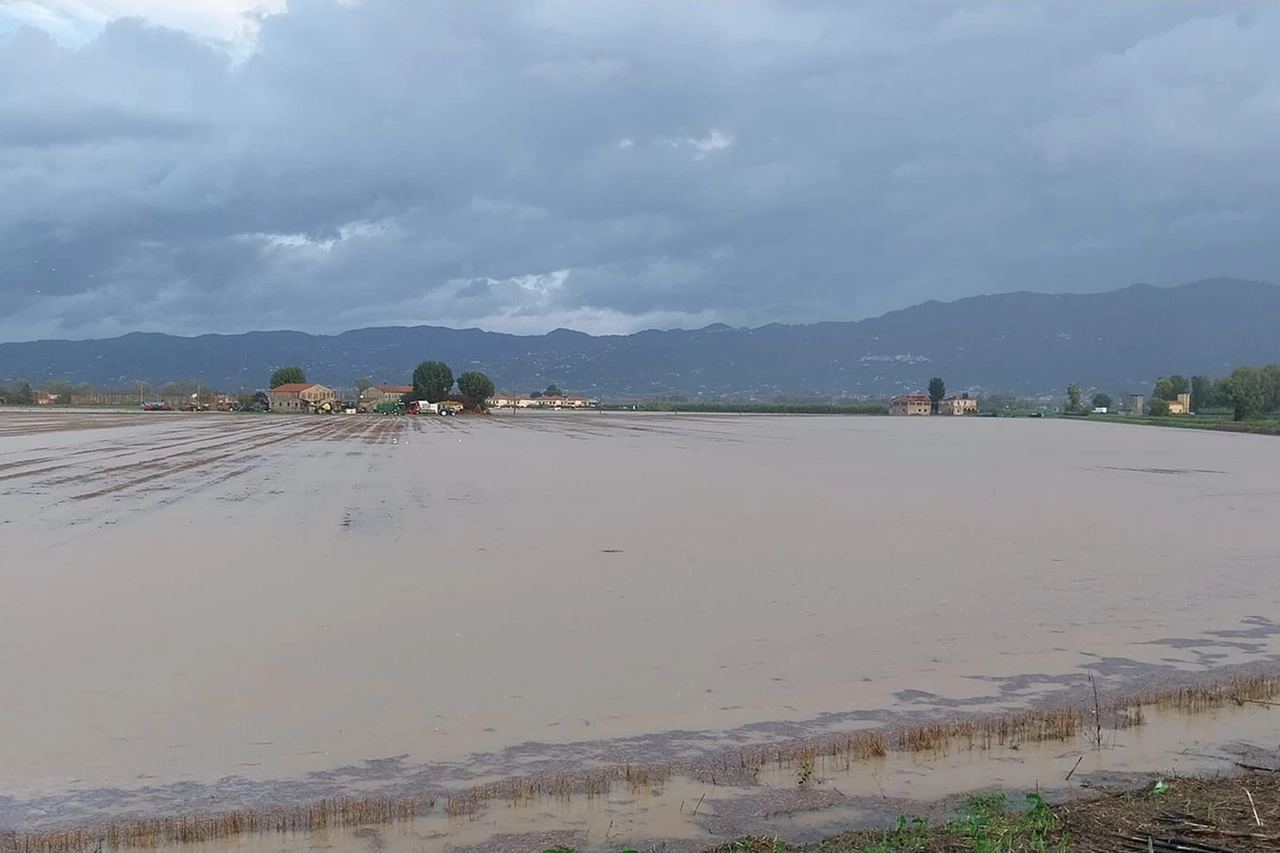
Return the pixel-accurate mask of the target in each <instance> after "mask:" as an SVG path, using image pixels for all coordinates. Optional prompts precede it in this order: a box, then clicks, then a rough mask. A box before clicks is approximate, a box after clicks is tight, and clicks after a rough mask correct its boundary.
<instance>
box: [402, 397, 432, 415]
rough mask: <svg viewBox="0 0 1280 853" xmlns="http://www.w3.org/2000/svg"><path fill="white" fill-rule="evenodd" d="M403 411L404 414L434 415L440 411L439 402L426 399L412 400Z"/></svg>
mask: <svg viewBox="0 0 1280 853" xmlns="http://www.w3.org/2000/svg"><path fill="white" fill-rule="evenodd" d="M404 411H405V414H406V415H435V414H439V412H440V404H439V403H428V402H427V401H426V400H414V401H413V402H412V403H410V404H409V406H408V408H406V409H405V410H404Z"/></svg>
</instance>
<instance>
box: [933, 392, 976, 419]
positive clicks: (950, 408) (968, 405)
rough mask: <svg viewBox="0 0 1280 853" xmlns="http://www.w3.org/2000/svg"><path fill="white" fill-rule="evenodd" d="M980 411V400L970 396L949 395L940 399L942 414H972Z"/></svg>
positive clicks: (939, 408)
mask: <svg viewBox="0 0 1280 853" xmlns="http://www.w3.org/2000/svg"><path fill="white" fill-rule="evenodd" d="M976 411H978V401H977V400H973V399H970V398H969V397H965V396H960V397H947V398H946V399H945V400H939V401H938V414H940V415H972V414H973V413H974V412H976Z"/></svg>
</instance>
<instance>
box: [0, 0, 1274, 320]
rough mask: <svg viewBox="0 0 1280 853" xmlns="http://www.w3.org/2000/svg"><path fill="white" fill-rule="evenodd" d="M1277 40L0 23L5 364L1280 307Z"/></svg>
mask: <svg viewBox="0 0 1280 853" xmlns="http://www.w3.org/2000/svg"><path fill="white" fill-rule="evenodd" d="M250 10H254V11H250ZM1277 45H1280V4H1277V3H1256V2H1248V3H1246V2H1240V3H1227V2H1223V3H1216V4H1215V3H1171V2H1168V0H1159V1H1158V2H1137V0H1128V1H1127V2H1114V0H1106V2H1094V3H1088V2H1080V0H1069V2H1068V0H1055V2H1048V3H1036V2H1000V3H993V4H990V5H988V4H982V3H969V4H944V3H937V2H900V0H895V2H885V0H877V2H866V3H856V2H850V0H776V2H765V0H733V2H723V0H706V2H702V0H665V2H664V0H634V2H633V0H607V1H606V2H593V1H592V0H518V1H517V0H509V2H498V0H494V2H476V0H438V1H436V0H430V1H428V0H424V1H423V2H405V0H354V2H352V0H297V2H290V3H289V4H288V8H287V10H286V7H285V4H284V3H283V2H281V0H274V2H271V0H267V2H257V3H254V2H242V0H182V2H177V0H0V340H25V339H31V338H36V337H72V338H83V337H99V336H106V335H114V334H119V333H123V332H127V331H132V330H146V331H164V332H171V333H176V334H198V333H201V332H208V331H216V332H238V331H246V330H249V329H278V328H292V329H301V330H305V331H313V332H335V331H341V330H343V329H347V328H354V327H359V326H367V325H392V324H396V325H400V324H417V323H432V324H441V325H450V326H479V327H481V328H486V329H495V330H500V331H516V332H544V331H548V330H550V329H552V328H555V327H557V326H565V327H571V328H578V329H582V330H584V331H588V332H593V333H602V332H629V331H634V330H637V329H641V328H648V327H674V326H684V327H696V326H702V325H705V324H707V323H711V322H717V321H721V322H727V323H730V324H733V325H760V324H763V323H767V322H771V321H782V322H810V321H816V320H824V319H858V318H862V317H866V316H870V315H875V314H879V313H883V312H884V311H887V310H892V309H895V308H901V307H905V306H908V305H911V304H914V303H917V302H921V301H924V300H927V299H954V298H958V297H962V296H968V295H973V294H978V293H988V292H995V291H1007V290H1022V289H1028V290H1042V291H1087V290H1107V289H1112V288H1115V287H1120V286H1124V285H1127V284H1130V283H1133V282H1135V281H1146V282H1150V283H1153V284H1177V283H1182V282H1185V281H1191V280H1195V279H1199V278H1206V277H1212V276H1219V275H1224V276H1236V277H1242V278H1254V279H1263V280H1269V281H1280V239H1278V238H1277V234H1278V233H1280V156H1278V155H1277V152H1280V61H1277V60H1276V52H1277V50H1278V48H1277Z"/></svg>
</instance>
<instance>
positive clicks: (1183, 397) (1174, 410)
mask: <svg viewBox="0 0 1280 853" xmlns="http://www.w3.org/2000/svg"><path fill="white" fill-rule="evenodd" d="M1190 411H1191V395H1190V394H1179V395H1178V396H1177V398H1175V399H1173V400H1170V401H1169V414H1171V415H1185V414H1188V413H1190Z"/></svg>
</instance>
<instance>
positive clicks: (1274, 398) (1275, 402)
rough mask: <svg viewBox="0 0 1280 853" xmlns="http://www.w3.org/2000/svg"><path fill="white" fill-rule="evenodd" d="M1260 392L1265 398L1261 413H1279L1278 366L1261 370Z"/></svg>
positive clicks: (1279, 365)
mask: <svg viewBox="0 0 1280 853" xmlns="http://www.w3.org/2000/svg"><path fill="white" fill-rule="evenodd" d="M1262 391H1263V394H1264V395H1265V397H1266V401H1265V403H1264V404H1263V411H1266V412H1275V411H1280V364H1268V365H1267V366H1266V367H1264V368H1262Z"/></svg>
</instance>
